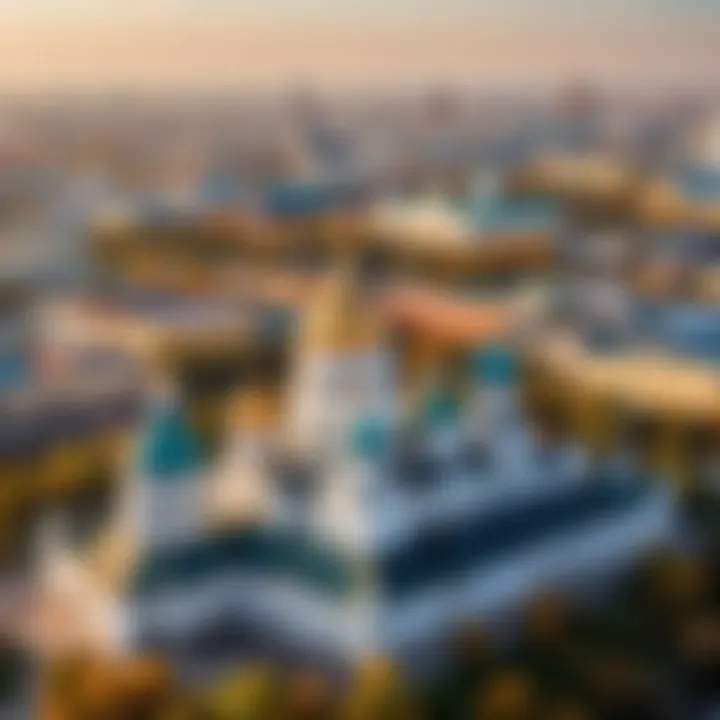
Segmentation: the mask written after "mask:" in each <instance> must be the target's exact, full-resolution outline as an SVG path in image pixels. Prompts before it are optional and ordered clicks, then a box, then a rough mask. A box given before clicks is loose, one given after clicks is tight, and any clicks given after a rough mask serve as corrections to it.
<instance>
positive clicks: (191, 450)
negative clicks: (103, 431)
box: [139, 402, 205, 480]
mask: <svg viewBox="0 0 720 720" xmlns="http://www.w3.org/2000/svg"><path fill="white" fill-rule="evenodd" d="M204 461H205V453H204V451H203V448H202V445H201V443H200V440H199V439H198V437H197V436H196V434H195V433H194V432H193V430H192V428H191V427H190V425H189V423H188V421H187V418H186V417H185V414H184V412H183V410H182V408H181V407H180V406H179V405H178V404H177V403H174V402H171V403H168V404H167V405H164V406H162V407H159V408H155V409H154V410H153V411H152V412H151V414H150V418H149V421H148V423H147V426H146V428H145V432H144V436H143V439H142V442H141V446H140V458H139V463H140V468H139V469H140V473H141V477H144V478H151V479H158V480H172V479H174V478H179V477H186V476H187V475H190V474H192V473H193V472H194V471H196V470H198V469H199V468H200V467H201V466H202V465H203V463H204Z"/></svg>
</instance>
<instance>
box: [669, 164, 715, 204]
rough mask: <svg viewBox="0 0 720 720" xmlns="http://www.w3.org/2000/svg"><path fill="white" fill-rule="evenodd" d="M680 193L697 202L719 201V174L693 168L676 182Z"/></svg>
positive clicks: (700, 168)
mask: <svg viewBox="0 0 720 720" xmlns="http://www.w3.org/2000/svg"><path fill="white" fill-rule="evenodd" d="M678 185H679V189H680V192H681V193H682V194H683V195H684V196H685V197H687V198H688V199H689V200H695V201H697V202H714V201H720V172H718V171H717V170H714V169H712V168H703V167H693V168H690V169H689V170H686V171H685V172H684V173H683V174H682V175H681V177H680V179H679V181H678Z"/></svg>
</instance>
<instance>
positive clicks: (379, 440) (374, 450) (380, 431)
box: [351, 418, 390, 460]
mask: <svg viewBox="0 0 720 720" xmlns="http://www.w3.org/2000/svg"><path fill="white" fill-rule="evenodd" d="M351 449H352V452H353V454H354V455H355V456H356V457H360V458H363V459H366V460H377V459H379V458H382V457H385V456H386V455H387V453H388V451H389V449H390V428H389V427H388V425H387V423H386V422H383V421H382V420H379V419H372V418H368V419H365V420H360V421H359V422H358V423H357V425H356V426H355V428H354V429H353V432H352V437H351Z"/></svg>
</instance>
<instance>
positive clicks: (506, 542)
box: [42, 267, 673, 665]
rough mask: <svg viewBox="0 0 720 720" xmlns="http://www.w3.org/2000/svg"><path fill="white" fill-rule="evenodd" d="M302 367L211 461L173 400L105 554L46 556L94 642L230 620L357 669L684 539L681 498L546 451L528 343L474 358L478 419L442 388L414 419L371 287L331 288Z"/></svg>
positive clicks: (121, 502) (129, 485)
mask: <svg viewBox="0 0 720 720" xmlns="http://www.w3.org/2000/svg"><path fill="white" fill-rule="evenodd" d="M292 352H293V357H292V368H291V371H290V373H289V377H288V382H287V384H286V387H284V388H282V390H281V391H280V392H278V391H277V389H275V388H273V389H269V388H265V387H262V386H254V387H251V388H248V389H245V390H242V391H241V392H240V394H239V397H238V398H236V399H235V400H234V401H233V402H232V403H231V409H230V412H229V415H228V421H227V427H226V432H225V439H224V442H223V443H222V446H221V448H220V451H219V452H218V453H214V454H213V455H212V456H211V455H210V454H209V453H208V452H207V451H206V450H205V448H204V447H203V446H202V443H201V442H200V441H199V439H198V438H197V437H196V436H195V434H194V433H193V430H192V429H191V426H190V424H189V422H188V418H187V413H186V407H185V404H184V402H183V398H182V394H181V393H180V392H179V391H178V390H177V389H176V388H174V387H173V386H172V385H171V384H170V383H168V382H167V381H166V380H164V379H161V380H158V381H157V382H156V383H155V387H154V390H153V392H152V394H151V398H150V401H149V403H148V407H147V412H146V416H145V419H144V421H143V423H142V425H141V427H140V429H139V437H138V439H137V444H136V451H135V453H134V454H133V456H132V462H130V463H129V467H128V468H127V469H126V473H127V477H126V478H125V482H124V484H123V486H122V490H121V493H120V497H119V498H118V503H117V508H116V510H117V511H116V512H115V514H114V516H113V518H112V521H111V522H110V523H109V526H108V528H107V530H106V532H105V533H104V534H103V537H102V538H101V539H100V541H99V542H98V544H97V547H93V548H91V550H90V551H88V553H87V556H86V555H83V556H82V557H80V556H78V555H77V554H73V552H72V551H71V550H70V549H69V548H64V547H63V543H62V537H61V533H60V537H58V534H56V535H55V536H54V537H53V538H52V542H51V543H48V544H47V546H46V548H47V552H46V553H45V554H44V555H43V572H42V575H43V583H44V587H45V592H46V593H47V594H48V595H50V596H51V595H53V593H54V594H55V595H62V597H64V598H65V600H66V605H68V606H69V605H72V607H73V609H74V612H75V616H76V617H75V621H74V622H75V624H76V625H77V626H78V627H80V626H81V627H82V628H83V633H84V634H83V640H84V641H85V642H92V643H94V644H95V645H100V646H102V647H103V648H104V649H105V650H107V651H109V652H125V651H127V650H131V649H135V648H137V647H143V648H163V647H173V648H178V647H182V648H187V647H192V646H193V643H194V642H196V641H197V640H198V638H201V637H202V636H203V633H206V632H208V631H209V629H210V628H212V627H213V626H216V625H217V623H219V622H220V621H221V620H222V622H223V623H225V624H226V626H227V627H228V628H230V627H231V626H232V625H233V624H236V625H237V626H243V627H246V628H254V629H255V630H256V631H257V633H258V634H260V635H262V637H263V638H264V639H265V641H266V642H274V641H277V643H278V644H279V645H284V647H292V648H297V649H302V652H303V653H305V654H306V656H307V655H309V656H313V655H317V656H318V657H323V658H328V659H331V660H332V661H333V662H336V663H338V664H339V665H346V664H351V663H353V662H354V661H356V660H357V659H358V658H360V657H362V656H364V655H366V654H369V653H376V652H388V653H391V654H393V655H397V656H399V657H407V658H410V657H412V656H413V655H414V654H416V653H418V650H420V649H421V648H428V647H432V646H433V643H436V642H437V641H438V640H439V638H441V637H444V636H446V635H447V633H448V632H449V631H450V630H451V629H452V628H453V626H454V624H456V623H458V622H459V621H461V620H463V619H464V618H466V617H468V616H471V615H476V614H480V615H481V616H502V615H505V614H509V613H511V612H512V611H513V609H516V608H518V607H519V606H520V604H522V603H523V602H524V601H525V600H526V599H527V598H528V597H529V596H531V595H532V594H534V593H536V592H538V591H541V590H543V589H545V588H547V587H548V586H551V587H560V586H562V587H563V588H565V589H570V590H573V589H575V588H585V589H588V588H591V587H595V586H597V587H599V586H601V584H602V583H603V582H604V581H605V580H606V579H607V578H608V577H610V576H611V575H612V574H613V573H616V572H618V571H619V570H621V569H622V568H623V567H624V565H625V564H626V563H629V562H631V561H632V560H633V559H635V558H636V557H637V556H638V555H639V554H640V553H641V552H643V551H645V550H647V549H648V548H650V547H651V546H654V545H655V544H656V543H660V542H662V541H663V540H665V539H667V536H668V534H669V533H670V532H672V527H673V511H672V502H671V498H670V497H669V495H668V490H667V488H666V487H665V486H663V485H662V484H661V483H653V482H649V481H647V479H646V478H645V477H644V476H643V472H642V471H641V470H640V469H639V467H636V465H635V464H634V463H633V462H632V458H623V460H624V461H623V462H620V461H618V462H608V463H604V464H603V466H602V469H599V468H598V465H597V463H593V462H592V461H591V460H590V458H589V457H588V456H587V455H586V454H585V453H584V452H583V451H582V449H581V448H580V447H578V446H576V444H574V443H570V442H569V441H568V442H567V443H565V444H563V443H561V444H555V445H552V446H546V444H544V443H543V442H542V441H541V439H540V438H539V437H538V435H537V434H536V433H535V432H534V431H533V429H532V428H531V427H530V425H529V423H528V421H527V419H526V417H525V415H524V413H523V409H522V403H521V399H520V398H521V393H520V383H521V379H522V378H521V375H522V372H521V369H520V366H519V363H518V361H517V359H516V357H515V355H514V352H513V349H512V348H511V347H509V346H508V347H500V346H498V345H492V346H489V345H488V346H482V347H478V348H476V350H475V352H474V353H473V354H472V358H471V368H470V375H471V377H472V386H471V387H470V388H469V389H468V390H467V392H466V393H465V394H464V397H463V398H462V402H460V400H459V399H458V397H457V394H455V393H451V392H449V390H448V389H447V388H446V387H445V385H443V384H442V383H439V382H438V383H435V385H433V384H432V383H429V387H427V388H426V389H425V390H424V391H423V393H422V397H421V398H420V401H416V402H413V403H411V404H408V403H407V402H406V401H405V393H404V389H403V388H401V387H400V384H399V377H400V376H401V373H399V372H398V369H397V358H396V357H394V353H393V343H392V342H391V339H390V338H389V337H388V334H387V332H386V328H385V327H384V326H383V323H382V321H381V316H380V314H379V313H377V312H376V310H375V308H374V307H373V305H372V303H371V302H370V301H369V300H368V298H367V297H366V296H365V293H364V292H363V289H362V286H361V283H360V282H359V280H358V278H357V277H356V276H355V273H354V271H353V269H352V268H349V267H341V268H340V269H339V270H337V271H336V272H333V273H330V274H329V275H328V276H327V277H326V278H325V280H324V282H323V283H322V285H321V287H320V288H319V289H318V290H317V291H316V293H315V296H314V298H313V299H312V301H311V302H310V303H309V306H308V307H307V308H306V309H305V310H303V312H302V314H301V317H300V320H299V322H298V324H297V328H296V333H295V337H294V346H293V348H292ZM618 452H619V451H618ZM618 460H619V458H618ZM55 625H57V623H55ZM228 632H229V630H228Z"/></svg>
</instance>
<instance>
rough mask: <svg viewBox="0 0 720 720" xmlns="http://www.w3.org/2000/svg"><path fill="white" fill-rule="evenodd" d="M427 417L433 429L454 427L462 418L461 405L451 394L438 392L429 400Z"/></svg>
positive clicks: (443, 391)
mask: <svg viewBox="0 0 720 720" xmlns="http://www.w3.org/2000/svg"><path fill="white" fill-rule="evenodd" d="M425 417H426V420H427V422H428V424H429V425H431V426H433V427H438V426H446V425H454V424H455V423H457V422H458V420H459V418H460V404H459V403H458V400H457V398H455V397H454V396H453V395H451V394H450V393H449V392H447V391H445V390H437V391H435V392H433V393H432V394H431V395H430V396H429V397H428V399H427V404H426V406H425Z"/></svg>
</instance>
